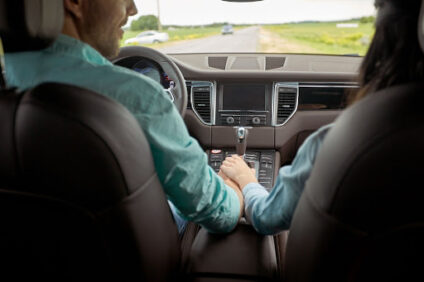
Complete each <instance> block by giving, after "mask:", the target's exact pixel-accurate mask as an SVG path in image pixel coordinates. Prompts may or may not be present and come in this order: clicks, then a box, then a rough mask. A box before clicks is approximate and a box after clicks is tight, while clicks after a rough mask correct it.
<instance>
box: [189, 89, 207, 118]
mask: <svg viewBox="0 0 424 282" xmlns="http://www.w3.org/2000/svg"><path fill="white" fill-rule="evenodd" d="M192 95H193V99H192V106H193V108H194V110H195V112H196V113H197V114H198V115H199V117H200V118H201V119H202V120H203V122H205V123H207V124H210V123H211V87H209V86H193V87H192Z"/></svg>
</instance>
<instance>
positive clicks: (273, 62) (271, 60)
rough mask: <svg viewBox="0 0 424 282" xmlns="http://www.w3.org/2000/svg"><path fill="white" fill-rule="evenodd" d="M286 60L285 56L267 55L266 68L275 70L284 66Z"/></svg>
mask: <svg viewBox="0 0 424 282" xmlns="http://www.w3.org/2000/svg"><path fill="white" fill-rule="evenodd" d="M285 62H286V58H285V57H266V59H265V69H266V70H274V69H279V68H282V67H284V63H285Z"/></svg>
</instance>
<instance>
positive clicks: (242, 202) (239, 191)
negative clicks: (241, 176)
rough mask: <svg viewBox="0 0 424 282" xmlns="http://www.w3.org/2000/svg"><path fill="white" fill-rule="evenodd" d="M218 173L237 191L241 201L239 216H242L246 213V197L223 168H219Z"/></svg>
mask: <svg viewBox="0 0 424 282" xmlns="http://www.w3.org/2000/svg"><path fill="white" fill-rule="evenodd" d="M218 175H219V176H221V177H222V179H223V180H224V183H225V184H226V185H227V186H229V187H231V188H232V189H233V190H234V191H235V192H236V194H237V197H238V198H239V201H240V216H239V218H240V217H242V216H243V213H244V197H243V194H242V193H241V190H240V187H239V186H238V185H237V183H235V182H234V181H233V180H232V179H231V178H229V177H227V176H226V175H225V174H224V173H223V172H222V171H221V170H219V172H218Z"/></svg>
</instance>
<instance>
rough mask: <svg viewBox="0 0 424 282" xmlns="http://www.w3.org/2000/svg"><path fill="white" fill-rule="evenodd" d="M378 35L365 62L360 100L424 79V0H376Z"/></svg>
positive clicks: (357, 97)
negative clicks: (423, 36)
mask: <svg viewBox="0 0 424 282" xmlns="http://www.w3.org/2000/svg"><path fill="white" fill-rule="evenodd" d="M375 5H376V8H377V10H378V15H377V19H376V23H375V27H376V30H375V35H374V39H373V40H372V43H371V45H370V48H369V50H368V52H367V54H366V56H365V57H364V60H363V62H362V65H361V69H360V75H359V82H360V86H361V91H359V93H358V94H357V95H356V96H355V98H354V101H357V100H359V99H361V98H362V97H364V96H365V95H367V94H368V93H372V92H375V91H378V90H381V89H384V88H387V87H390V86H394V85H399V84H404V83H409V82H418V81H423V80H424V53H423V51H422V50H421V48H420V45H419V41H418V30H417V29H418V18H419V13H420V7H421V0H411V1H402V0H376V1H375Z"/></svg>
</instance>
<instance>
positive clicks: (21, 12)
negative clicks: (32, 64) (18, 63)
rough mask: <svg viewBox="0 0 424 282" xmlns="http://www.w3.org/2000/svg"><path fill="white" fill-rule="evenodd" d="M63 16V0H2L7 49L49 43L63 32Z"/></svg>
mask: <svg viewBox="0 0 424 282" xmlns="http://www.w3.org/2000/svg"><path fill="white" fill-rule="evenodd" d="M63 18H64V9H63V0H19V1H18V0H13V1H11V0H0V36H1V39H2V41H3V45H4V49H5V52H19V51H28V50H35V49H42V48H45V47H47V46H48V45H49V44H51V43H52V42H53V40H54V39H55V38H56V36H57V35H58V34H59V33H60V32H61V30H62V27H63Z"/></svg>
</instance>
